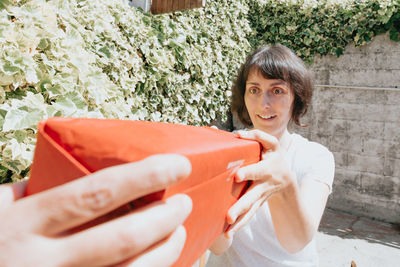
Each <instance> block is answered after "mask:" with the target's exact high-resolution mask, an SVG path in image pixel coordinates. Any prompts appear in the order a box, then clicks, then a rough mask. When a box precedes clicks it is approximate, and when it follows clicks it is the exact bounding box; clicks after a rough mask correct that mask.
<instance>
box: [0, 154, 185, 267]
mask: <svg viewBox="0 0 400 267" xmlns="http://www.w3.org/2000/svg"><path fill="white" fill-rule="evenodd" d="M190 172H191V164H190V162H189V160H188V159H186V158H185V157H183V156H179V155H157V156H152V157H149V158H147V159H144V160H142V161H139V162H135V163H129V164H124V165H119V166H115V167H111V168H107V169H104V170H101V171H98V172H96V173H93V174H91V175H89V176H86V177H83V178H81V179H78V180H75V181H73V182H70V183H67V184H64V185H61V186H58V187H55V188H52V189H50V190H47V191H43V192H41V193H38V194H35V195H32V196H29V197H25V198H23V195H24V191H25V184H26V182H21V183H16V184H12V185H2V186H0V218H2V219H1V220H0V251H1V253H0V262H1V265H4V266H17V267H18V266H110V265H111V266H114V265H118V266H128V265H129V266H169V265H172V264H173V263H174V262H175V261H176V260H177V258H178V257H179V255H180V253H181V251H182V249H183V246H184V243H185V239H186V231H185V229H184V227H183V226H182V223H183V222H184V220H185V219H186V218H187V216H188V215H189V214H190V212H191V209H192V202H191V199H190V198H189V197H188V196H186V195H183V194H179V195H175V196H172V197H170V198H168V199H167V200H166V201H158V202H155V203H152V204H149V205H147V206H145V207H142V208H140V209H139V210H136V211H133V212H131V213H129V214H127V215H124V216H122V217H119V218H117V219H114V220H111V221H108V222H105V223H102V224H100V225H96V226H94V227H92V228H89V229H86V230H83V231H81V232H78V233H75V234H69V233H68V230H69V229H71V228H73V227H76V226H79V225H81V224H83V223H85V222H88V221H90V220H92V219H94V218H96V217H99V216H101V215H103V214H106V213H108V212H110V211H112V210H114V209H115V208H117V207H119V206H121V205H122V204H124V203H128V202H130V201H132V200H134V199H137V198H139V197H142V196H145V195H147V194H149V193H152V192H157V191H159V190H162V189H164V188H166V187H167V186H169V185H171V184H174V183H176V182H178V181H180V180H182V179H184V178H185V177H187V176H188V175H189V174H190Z"/></svg>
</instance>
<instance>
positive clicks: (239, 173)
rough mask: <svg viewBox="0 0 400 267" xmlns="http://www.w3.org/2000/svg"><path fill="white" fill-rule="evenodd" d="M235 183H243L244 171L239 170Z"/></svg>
mask: <svg viewBox="0 0 400 267" xmlns="http://www.w3.org/2000/svg"><path fill="white" fill-rule="evenodd" d="M235 181H236V182H241V181H243V171H242V170H240V169H239V170H238V171H237V172H236V175H235Z"/></svg>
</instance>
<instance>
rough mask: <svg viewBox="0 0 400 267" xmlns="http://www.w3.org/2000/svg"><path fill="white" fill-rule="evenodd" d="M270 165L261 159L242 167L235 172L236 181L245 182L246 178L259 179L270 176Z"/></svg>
mask: <svg viewBox="0 0 400 267" xmlns="http://www.w3.org/2000/svg"><path fill="white" fill-rule="evenodd" d="M267 168H268V166H267V164H266V162H265V161H259V162H257V163H254V164H250V165H247V166H244V167H242V168H240V169H239V170H238V171H237V172H236V174H235V181H236V182H238V183H239V182H243V181H244V180H252V181H257V180H261V179H265V178H269V177H270V175H269V173H268V169H267Z"/></svg>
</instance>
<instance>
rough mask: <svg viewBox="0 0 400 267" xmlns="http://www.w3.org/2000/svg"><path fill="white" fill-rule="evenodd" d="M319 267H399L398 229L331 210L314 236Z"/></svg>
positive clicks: (326, 213)
mask: <svg viewBox="0 0 400 267" xmlns="http://www.w3.org/2000/svg"><path fill="white" fill-rule="evenodd" d="M317 245H318V252H319V255H320V267H342V266H345V267H350V266H351V262H352V261H353V262H354V263H355V265H353V266H357V267H400V227H399V226H396V225H391V224H387V223H383V222H378V221H374V220H370V219H366V218H362V217H356V216H353V215H350V214H347V213H342V212H338V211H334V210H330V209H326V210H325V214H324V216H323V218H322V222H321V226H320V228H319V232H318V234H317Z"/></svg>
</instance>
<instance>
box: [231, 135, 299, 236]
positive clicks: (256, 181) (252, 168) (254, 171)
mask: <svg viewBox="0 0 400 267" xmlns="http://www.w3.org/2000/svg"><path fill="white" fill-rule="evenodd" d="M238 133H239V136H240V137H241V138H244V139H249V140H255V141H258V142H260V143H261V145H262V146H263V150H262V158H261V161H260V162H258V163H255V164H251V165H248V166H245V167H242V168H240V169H239V170H238V171H237V173H236V177H235V180H236V182H242V181H245V180H251V181H253V183H252V185H251V186H250V188H249V189H248V190H247V192H246V193H245V194H244V195H243V196H242V197H241V198H240V199H239V200H238V201H237V202H236V203H235V204H234V205H233V206H232V207H231V208H230V209H229V211H228V216H227V219H228V223H229V224H231V225H230V227H229V229H228V231H227V232H226V234H225V236H226V238H232V236H233V234H234V233H236V232H237V231H238V230H239V229H240V228H242V227H243V226H244V225H246V223H247V222H248V221H250V219H251V218H252V217H253V216H254V214H255V213H256V211H257V210H258V208H259V207H261V206H262V204H264V202H265V201H266V200H267V199H268V198H269V197H271V196H272V195H274V194H279V193H284V191H285V189H286V188H288V187H289V186H290V185H293V183H294V181H295V179H294V174H293V173H292V171H291V170H290V168H289V166H288V165H287V163H286V161H285V159H284V151H283V149H282V148H281V146H280V144H279V141H278V139H277V138H275V137H274V136H272V135H269V134H267V133H265V132H262V131H260V130H252V131H239V132H238Z"/></svg>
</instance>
